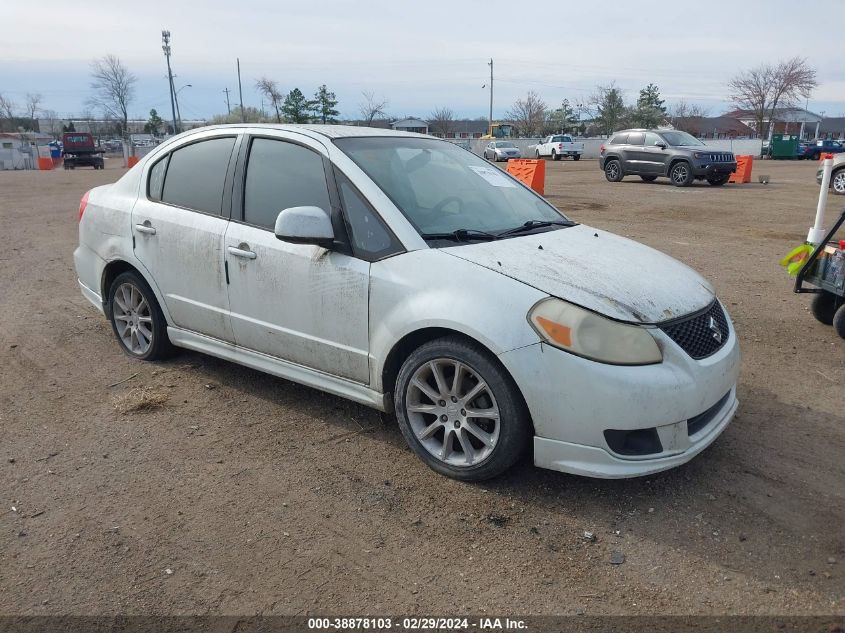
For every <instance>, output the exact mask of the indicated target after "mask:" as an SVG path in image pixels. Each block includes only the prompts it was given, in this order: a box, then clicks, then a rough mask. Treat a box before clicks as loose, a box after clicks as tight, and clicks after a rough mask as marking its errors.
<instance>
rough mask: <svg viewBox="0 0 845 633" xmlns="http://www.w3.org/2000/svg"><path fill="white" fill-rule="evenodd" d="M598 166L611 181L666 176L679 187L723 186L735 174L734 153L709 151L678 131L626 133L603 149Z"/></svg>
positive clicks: (614, 136) (701, 144)
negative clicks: (694, 184) (699, 182)
mask: <svg viewBox="0 0 845 633" xmlns="http://www.w3.org/2000/svg"><path fill="white" fill-rule="evenodd" d="M599 166H600V167H601V169H602V171H604V175H605V177H606V178H607V179H608V180H609V181H610V182H619V181H620V180H622V179H623V178H624V177H625V176H629V175H637V176H639V177H640V178H642V179H643V180H645V181H646V182H651V181H653V180H655V179H656V178H657V177H658V176H665V177H666V178H669V179H670V180H671V181H672V184H673V185H675V186H677V187H686V186H687V185H690V184H692V181H693V180H707V182H709V183H710V184H711V185H713V186H716V187H718V186H721V185H724V184H725V183H726V182H728V178H730V177H731V174H732V173H733V172H735V171H736V157H735V156H734V155H733V153H731V152H722V151H718V150H714V149H709V148H708V147H707V146H706V145H705V144H704V143H702V142H701V141H699V140H698V139H697V138H695V137H694V136H692V135H691V134H687V133H686V132H680V131H678V130H623V131H621V132H617V133H616V134H614V135H613V136H612V137H611V139H610V140H609V141H608V142H607V143H605V144H604V145H602V146H601V156H600V157H599Z"/></svg>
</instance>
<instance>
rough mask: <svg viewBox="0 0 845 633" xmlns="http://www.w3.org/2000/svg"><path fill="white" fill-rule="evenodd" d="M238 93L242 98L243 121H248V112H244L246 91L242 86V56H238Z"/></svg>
mask: <svg viewBox="0 0 845 633" xmlns="http://www.w3.org/2000/svg"><path fill="white" fill-rule="evenodd" d="M237 60H238V95H239V96H240V100H241V123H246V114H245V113H244V91H243V88H242V87H241V58H240V57H238V58H237Z"/></svg>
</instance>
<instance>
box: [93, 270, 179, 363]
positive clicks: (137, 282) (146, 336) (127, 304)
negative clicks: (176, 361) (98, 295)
mask: <svg viewBox="0 0 845 633" xmlns="http://www.w3.org/2000/svg"><path fill="white" fill-rule="evenodd" d="M108 297H109V304H108V317H109V321H111V325H112V330H113V331H114V335H115V336H116V337H117V342H118V343H120V347H121V348H122V349H123V351H124V352H125V353H126V354H127V355H129V356H131V357H132V358H137V359H138V360H159V359H161V358H166V357H167V356H169V355H170V354H171V353H172V352H173V345H172V344H171V342H170V339H169V338H168V337H167V322H166V321H165V319H164V314H162V312H161V308H160V307H159V305H158V301H156V298H155V295H154V294H153V291H152V289H151V288H150V286H149V284H147V282H146V281H145V280H144V278H143V277H141V275H139V274H138V273H136V272H134V271H129V272H125V273H121V274H120V275H118V276H117V277H116V278H115V280H114V281H113V282H112V284H111V287H110V288H109V295H108Z"/></svg>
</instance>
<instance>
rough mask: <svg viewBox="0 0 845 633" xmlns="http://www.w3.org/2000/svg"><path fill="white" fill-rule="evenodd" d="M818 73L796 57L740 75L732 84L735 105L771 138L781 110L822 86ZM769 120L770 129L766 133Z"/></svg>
mask: <svg viewBox="0 0 845 633" xmlns="http://www.w3.org/2000/svg"><path fill="white" fill-rule="evenodd" d="M818 85H819V84H818V81H816V71H815V69H813V68H811V67H810V66H809V65H808V64H807V60H806V59H804V58H803V57H793V58H792V59H788V60H786V61H781V62H778V63H777V64H775V65H774V66H772V65H770V64H763V65H761V66H757V67H756V68H752V69H751V70H746V71H743V72H741V73H740V74H738V75H736V76H735V77H734V78H733V79H731V81H730V82H729V83H728V88H729V89H730V97H731V99H732V100H733V102H734V104H735V105H736V106H737V107H739V108H742V109H745V110H748V111H749V112H751V113H752V114H753V115H754V120H755V123H756V130H757V134H758V135H760V136H768V135H769V134H770V131H771V130H772V129H773V127H772V126H773V124H774V118H775V112H776V110H777V108H778V106H781V107H792V106H795V104H796V103H797V102H798V99H799V98H801V97H809V95H810V93H811V92H812V91H813V89H814V88H816V87H817V86H818ZM766 120H768V122H769V126H768V128H766V129H765V130H764V129H763V125H764V124H765V122H766Z"/></svg>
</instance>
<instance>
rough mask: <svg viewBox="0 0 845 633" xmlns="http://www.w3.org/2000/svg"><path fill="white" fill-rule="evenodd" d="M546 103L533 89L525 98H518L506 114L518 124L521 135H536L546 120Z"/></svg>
mask: <svg viewBox="0 0 845 633" xmlns="http://www.w3.org/2000/svg"><path fill="white" fill-rule="evenodd" d="M546 110H547V108H546V103H545V102H544V101H543V100H542V99H541V98H540V96H539V95H538V94H537V93H536V92H534V91H533V90H529V91H528V94H527V95H525V98H524V99H517V100H516V101H515V102H514V104H513V105H512V106H511V109H510V110H508V111H507V112H506V113H505V116H506V117H507V118H508V120H509V121H511V122H512V123H513V124H514V125H516V127H517V129H519V133H520V135H521V136H536V135H537V134H539V133H540V132H541V131H542V129H543V124H544V122H545V120H546Z"/></svg>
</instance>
